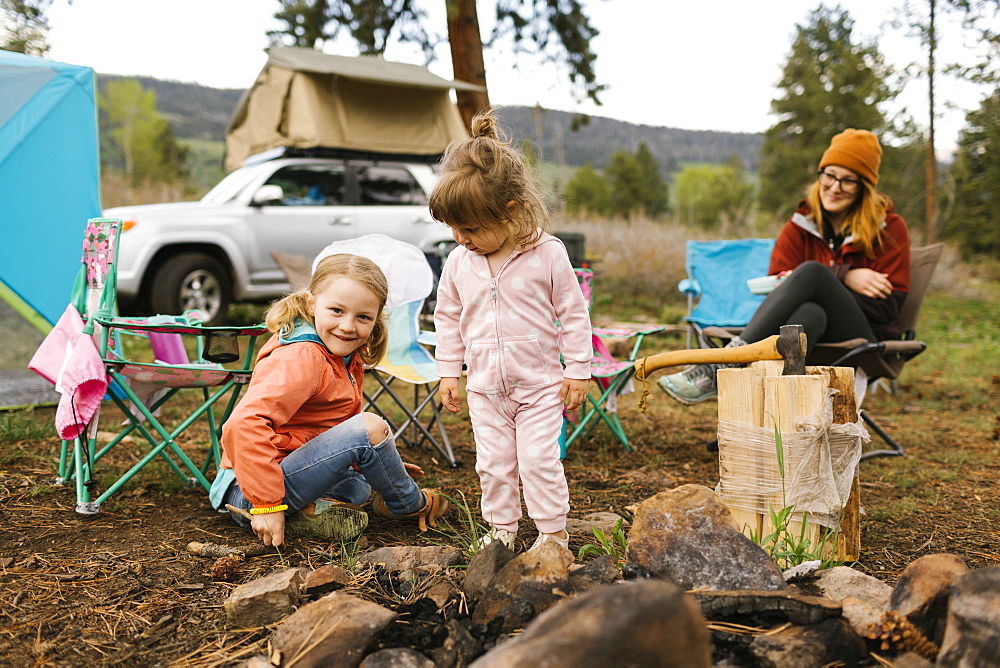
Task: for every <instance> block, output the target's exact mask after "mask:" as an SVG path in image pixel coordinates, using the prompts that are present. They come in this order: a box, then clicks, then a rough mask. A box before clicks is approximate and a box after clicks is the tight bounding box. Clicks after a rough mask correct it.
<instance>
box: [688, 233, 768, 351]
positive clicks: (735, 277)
mask: <svg viewBox="0 0 1000 668" xmlns="http://www.w3.org/2000/svg"><path fill="white" fill-rule="evenodd" d="M773 248H774V239H726V240H722V241H689V242H687V261H686V263H685V264H686V267H687V274H688V277H687V278H685V279H684V280H683V281H681V282H680V283H678V285H677V289H678V290H680V291H681V292H683V293H684V294H686V295H687V299H688V314H687V315H686V316H685V317H684V320H685V322H687V323H688V336H687V347H688V348H691V346H692V336H693V337H695V338H696V339H697V346H698V347H700V348H710V347H715V346H716V344H715V343H714V342H713V341H712V340H711V338H710V335H706V333H705V329H706V328H709V327H718V328H722V329H724V330H727V329H732V330H734V332H735V330H739V329H742V328H743V327H745V326H746V324H747V323H748V322H750V318H751V317H753V314H754V313H755V312H756V311H757V307H758V306H760V303H761V302H762V301H764V296H763V295H755V294H753V293H752V292H750V288H748V287H747V281H748V280H749V279H751V278H758V277H760V276H764V275H765V274H767V268H768V265H769V264H770V260H771V250H772V249H773Z"/></svg>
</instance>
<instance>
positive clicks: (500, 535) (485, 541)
mask: <svg viewBox="0 0 1000 668" xmlns="http://www.w3.org/2000/svg"><path fill="white" fill-rule="evenodd" d="M515 538H517V532H515V531H507V530H506V529H498V528H497V527H493V528H492V529H490V530H489V531H487V532H486V533H485V534H483V537H482V538H480V539H479V543H478V545H479V549H480V550H481V549H483V548H484V547H486V546H487V545H489V544H490V543H492V542H493V541H495V540H498V541H500V542H501V543H503V544H504V545H506V546H507V549H509V550H513V549H514V539H515Z"/></svg>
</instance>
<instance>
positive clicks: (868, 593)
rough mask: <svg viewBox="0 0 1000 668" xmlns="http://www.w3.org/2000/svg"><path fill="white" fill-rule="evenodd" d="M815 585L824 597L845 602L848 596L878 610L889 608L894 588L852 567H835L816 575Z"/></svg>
mask: <svg viewBox="0 0 1000 668" xmlns="http://www.w3.org/2000/svg"><path fill="white" fill-rule="evenodd" d="M814 584H815V585H816V586H817V587H818V588H819V590H820V592H822V593H823V596H825V597H827V598H830V599H833V600H834V601H843V600H844V599H845V598H847V597H848V596H850V597H852V598H856V599H859V600H861V601H864V602H865V603H867V604H868V605H870V606H872V607H873V608H876V609H877V610H880V611H881V610H885V609H886V608H887V607H888V606H889V597H890V596H892V587H890V586H889V585H887V584H886V583H884V582H882V581H881V580H879V579H878V578H874V577H872V576H870V575H867V574H866V573H862V572H861V571H857V570H854V569H853V568H851V567H850V566H835V567H834V568H827V569H825V570H822V571H819V572H818V573H816V580H815V582H814Z"/></svg>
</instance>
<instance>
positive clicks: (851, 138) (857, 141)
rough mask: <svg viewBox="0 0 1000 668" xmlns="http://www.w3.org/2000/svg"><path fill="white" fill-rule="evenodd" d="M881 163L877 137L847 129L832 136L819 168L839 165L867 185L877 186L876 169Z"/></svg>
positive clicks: (865, 132) (880, 150) (864, 131)
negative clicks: (855, 174)
mask: <svg viewBox="0 0 1000 668" xmlns="http://www.w3.org/2000/svg"><path fill="white" fill-rule="evenodd" d="M881 162H882V147H881V146H879V143H878V137H876V136H875V135H873V134H872V133H871V132H868V130H854V129H852V128H848V129H847V130H844V131H843V132H841V133H840V134H839V135H834V137H833V139H832V140H831V141H830V148H828V149H826V152H825V153H824V154H823V158H822V159H821V160H820V161H819V168H820V169H823V168H824V167H826V166H827V165H839V166H841V167H844V168H846V169H849V170H851V171H852V172H855V173H857V175H858V176H860V177H861V178H863V179H864V180H865V181H867V182H868V183H870V184H872V185H873V186H874V185H878V167H879V164H880V163H881Z"/></svg>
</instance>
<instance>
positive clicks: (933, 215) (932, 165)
mask: <svg viewBox="0 0 1000 668" xmlns="http://www.w3.org/2000/svg"><path fill="white" fill-rule="evenodd" d="M929 2H930V9H931V13H930V23H929V24H928V30H927V49H928V59H927V84H928V86H927V89H928V101H929V104H930V126H929V127H928V130H927V158H926V160H925V161H924V166H925V169H926V179H927V197H926V200H925V201H926V206H927V211H926V213H927V234H926V236H927V239H926V243H929V244H932V243H934V242H936V241H937V155H936V154H935V153H934V50H935V49H936V48H937V34H935V32H934V30H935V26H934V3H935V0H929Z"/></svg>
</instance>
